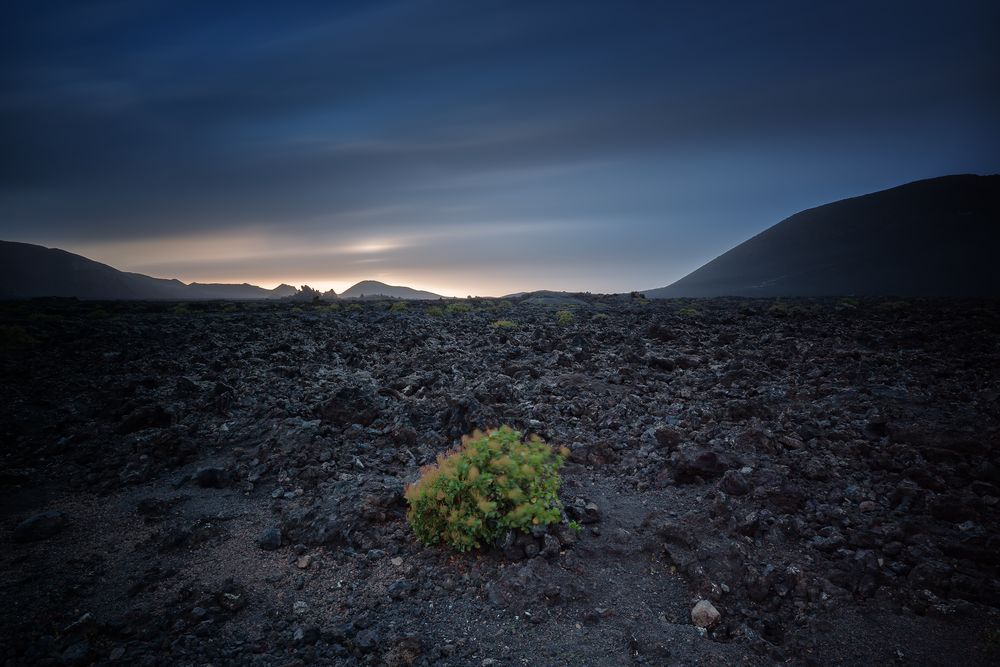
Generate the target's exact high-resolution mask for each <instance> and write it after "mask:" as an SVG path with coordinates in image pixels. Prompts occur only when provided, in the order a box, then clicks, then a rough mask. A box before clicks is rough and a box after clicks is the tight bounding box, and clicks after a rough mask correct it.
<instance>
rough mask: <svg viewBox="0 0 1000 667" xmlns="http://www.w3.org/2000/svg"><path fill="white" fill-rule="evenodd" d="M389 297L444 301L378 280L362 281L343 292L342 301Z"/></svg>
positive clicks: (410, 288) (422, 292)
mask: <svg viewBox="0 0 1000 667" xmlns="http://www.w3.org/2000/svg"><path fill="white" fill-rule="evenodd" d="M380 297H389V298H392V299H442V298H444V297H442V296H441V295H440V294H434V293H433V292H425V291H423V290H416V289H413V288H412V287H403V286H401V285H386V284H385V283H380V282H379V281H377V280H362V281H361V282H359V283H357V284H356V285H352V286H351V287H348V288H347V289H346V290H344V291H343V292H341V294H340V298H341V299H368V298H380Z"/></svg>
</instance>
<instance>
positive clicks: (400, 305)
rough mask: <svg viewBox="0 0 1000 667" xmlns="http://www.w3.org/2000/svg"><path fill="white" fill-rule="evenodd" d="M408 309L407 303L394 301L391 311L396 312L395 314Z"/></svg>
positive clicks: (390, 307)
mask: <svg viewBox="0 0 1000 667" xmlns="http://www.w3.org/2000/svg"><path fill="white" fill-rule="evenodd" d="M406 308H407V306H406V302H405V301H393V302H392V305H391V306H389V310H390V311H392V312H394V313H399V312H402V311H404V310H406Z"/></svg>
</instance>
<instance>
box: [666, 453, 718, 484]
mask: <svg viewBox="0 0 1000 667" xmlns="http://www.w3.org/2000/svg"><path fill="white" fill-rule="evenodd" d="M725 470H726V465H725V464H724V463H723V462H722V461H721V460H720V459H719V455H718V454H716V453H715V452H713V451H708V450H706V451H700V452H695V453H693V454H685V455H683V456H681V457H680V458H679V459H678V460H677V463H676V464H675V467H674V481H676V482H677V483H678V484H696V483H698V482H706V481H708V480H711V479H715V478H716V477H719V476H720V475H722V473H724V472H725Z"/></svg>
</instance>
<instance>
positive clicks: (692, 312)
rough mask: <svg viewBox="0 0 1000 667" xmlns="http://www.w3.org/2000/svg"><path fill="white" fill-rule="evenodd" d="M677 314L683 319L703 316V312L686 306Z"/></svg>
mask: <svg viewBox="0 0 1000 667" xmlns="http://www.w3.org/2000/svg"><path fill="white" fill-rule="evenodd" d="M677 314H678V315H681V316H683V317H697V316H698V315H701V311H700V310H698V309H697V308H695V307H694V306H684V307H683V308H681V309H680V310H678V311H677Z"/></svg>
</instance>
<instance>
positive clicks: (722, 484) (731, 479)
mask: <svg viewBox="0 0 1000 667" xmlns="http://www.w3.org/2000/svg"><path fill="white" fill-rule="evenodd" d="M719 488H720V489H722V490H723V491H724V492H726V493H728V494H729V495H731V496H744V495H746V494H747V493H749V492H750V483H749V482H748V481H747V478H746V476H745V475H743V474H742V473H741V472H739V471H737V470H727V471H726V474H725V475H723V476H722V479H721V480H720V481H719Z"/></svg>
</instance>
